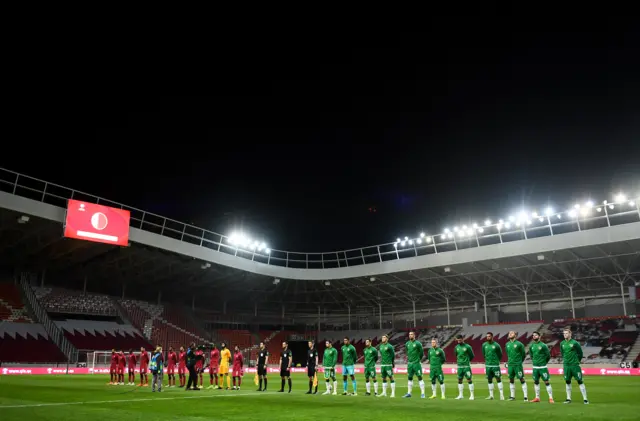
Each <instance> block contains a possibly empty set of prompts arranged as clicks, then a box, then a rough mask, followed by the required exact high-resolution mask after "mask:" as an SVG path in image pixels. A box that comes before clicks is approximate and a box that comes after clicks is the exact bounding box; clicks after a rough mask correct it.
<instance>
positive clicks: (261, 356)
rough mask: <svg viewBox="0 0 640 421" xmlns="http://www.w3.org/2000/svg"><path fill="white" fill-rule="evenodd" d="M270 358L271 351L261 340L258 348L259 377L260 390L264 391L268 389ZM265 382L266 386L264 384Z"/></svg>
mask: <svg viewBox="0 0 640 421" xmlns="http://www.w3.org/2000/svg"><path fill="white" fill-rule="evenodd" d="M268 360H269V351H267V349H266V348H265V346H264V342H260V349H259V350H258V379H259V380H260V387H258V390H257V391H258V392H264V391H265V390H267V361H268ZM262 382H264V387H263V386H262V385H263V383H262Z"/></svg>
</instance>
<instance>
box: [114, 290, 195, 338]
mask: <svg viewBox="0 0 640 421" xmlns="http://www.w3.org/2000/svg"><path fill="white" fill-rule="evenodd" d="M119 303H120V305H121V306H122V308H123V309H124V310H125V311H126V313H127V317H128V318H129V320H131V323H132V324H133V325H134V326H135V327H136V328H138V329H139V330H140V331H142V333H143V335H144V337H145V338H148V339H149V340H150V341H151V342H152V343H154V344H155V343H162V344H165V346H166V347H167V348H168V347H170V346H172V347H174V348H176V349H177V348H179V347H181V346H184V345H187V344H189V343H191V342H193V341H195V342H197V343H204V342H206V339H205V338H204V337H203V336H201V335H200V334H199V329H198V328H197V327H196V326H194V325H193V323H191V322H190V321H189V318H188V317H186V316H185V315H184V314H183V312H181V310H180V309H179V308H176V307H171V306H163V305H156V304H149V303H147V302H144V301H137V300H128V299H124V300H120V302H119Z"/></svg>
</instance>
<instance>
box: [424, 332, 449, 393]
mask: <svg viewBox="0 0 640 421" xmlns="http://www.w3.org/2000/svg"><path fill="white" fill-rule="evenodd" d="M428 356H429V365H430V366H431V368H430V369H429V378H430V379H431V396H430V397H429V399H435V398H436V381H438V382H439V383H440V393H441V395H442V399H444V398H445V397H444V372H443V371H442V364H444V362H445V358H444V350H443V349H442V348H439V347H438V339H436V338H433V339H431V348H429V352H428Z"/></svg>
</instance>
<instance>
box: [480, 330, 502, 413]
mask: <svg viewBox="0 0 640 421" xmlns="http://www.w3.org/2000/svg"><path fill="white" fill-rule="evenodd" d="M482 355H483V356H484V370H485V372H486V373H487V381H488V382H489V397H488V398H487V399H489V400H493V389H494V384H493V379H494V378H495V379H496V383H497V384H498V390H499V391H500V400H501V401H503V400H504V386H503V385H502V373H501V372H500V360H502V348H500V344H499V343H497V342H495V341H494V340H493V333H491V332H488V333H487V341H486V342H485V343H483V344H482Z"/></svg>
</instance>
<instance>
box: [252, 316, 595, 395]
mask: <svg viewBox="0 0 640 421" xmlns="http://www.w3.org/2000/svg"><path fill="white" fill-rule="evenodd" d="M563 336H564V340H563V341H562V342H561V344H560V352H561V354H562V358H563V377H564V381H565V390H566V400H565V401H564V403H571V397H572V385H571V381H572V380H573V379H575V380H576V382H577V383H578V385H579V389H580V392H581V394H582V397H583V402H584V403H585V404H588V403H589V400H588V398H587V389H586V387H585V385H584V382H583V377H582V369H581V367H580V362H581V360H582V358H583V352H582V347H581V346H580V344H579V343H578V342H577V341H575V340H574V339H572V334H571V330H570V329H569V328H565V329H564V331H563ZM456 342H457V345H456V347H455V350H454V352H455V357H456V363H457V369H456V373H457V379H458V396H457V397H456V399H464V380H465V379H466V381H467V384H468V388H469V394H470V396H469V399H470V400H474V399H475V393H474V389H475V386H474V384H473V374H472V372H471V361H472V360H473V359H474V358H475V355H474V353H473V349H472V348H471V346H470V345H469V344H466V343H465V342H464V338H463V336H462V335H457V337H456ZM282 348H283V351H282V353H281V356H280V377H281V389H280V390H279V392H284V385H285V380H287V381H288V385H289V393H290V392H291V372H290V370H291V361H292V354H291V351H289V349H288V344H287V342H283V343H282ZM378 348H379V349H376V348H375V347H373V346H372V344H371V340H370V339H367V340H366V341H365V348H364V377H365V385H366V395H371V382H373V389H374V394H375V395H377V396H387V386H389V387H390V389H391V397H392V398H393V397H395V379H394V376H393V369H394V367H395V363H394V360H395V351H394V348H393V346H392V345H391V344H389V338H388V337H387V335H383V336H382V343H381V344H380V346H379V347H378ZM405 348H406V354H407V377H408V382H407V388H408V391H407V394H405V395H404V396H403V397H404V398H411V396H412V389H413V378H414V377H417V379H418V385H419V387H420V397H421V398H425V383H424V380H423V376H422V364H421V361H422V358H423V357H424V348H423V346H422V343H421V342H420V341H417V340H416V335H415V332H409V341H407V343H406V344H405ZM505 348H506V353H507V375H508V377H509V391H510V395H509V400H511V401H514V400H515V399H516V397H515V395H516V385H515V380H516V379H518V380H519V382H520V384H521V387H522V393H523V397H524V400H525V401H528V400H529V398H528V390H527V383H526V381H525V378H524V368H523V363H524V359H525V356H526V348H525V346H524V344H523V343H522V342H520V341H518V340H517V333H516V332H515V331H511V332H509V341H508V342H507V344H506V346H505ZM263 349H264V344H261V355H262V350H263ZM341 351H342V381H343V393H342V394H343V395H353V396H356V395H357V394H358V393H357V382H356V379H355V376H354V371H355V370H354V366H355V362H356V361H357V354H356V349H355V347H354V346H353V345H351V344H350V342H349V338H347V337H345V338H344V340H343V346H342V349H341ZM265 352H266V351H265ZM482 353H483V356H484V359H485V372H486V377H487V381H488V383H489V396H488V397H487V398H486V399H489V400H493V399H494V389H495V385H494V383H493V380H494V379H495V381H496V384H497V385H498V390H499V393H500V400H504V399H505V397H504V390H503V384H502V374H501V371H500V361H501V360H502V348H501V347H500V344H498V343H497V342H495V341H494V340H493V333H491V332H489V333H487V336H486V341H485V342H484V343H483V345H482ZM529 353H530V354H531V359H532V363H533V381H534V391H535V395H536V397H535V398H534V399H533V400H532V401H531V402H540V389H541V386H540V380H542V382H543V383H544V384H545V386H546V390H547V395H548V398H549V403H554V400H553V390H552V387H551V384H550V376H549V370H548V368H547V364H548V362H549V360H550V359H551V353H550V351H549V348H548V346H547V345H546V344H545V343H544V342H542V341H541V337H540V333H539V332H534V333H533V341H532V342H531V344H530V345H529ZM266 355H267V356H268V353H267V354H266ZM427 355H428V356H427V361H428V363H429V364H430V366H431V367H430V374H429V377H430V380H431V391H432V394H431V396H430V399H436V398H437V394H436V391H437V383H439V385H440V393H441V399H445V384H444V372H443V370H442V365H443V364H444V363H445V362H446V358H445V354H444V350H443V349H442V348H440V347H439V346H438V340H437V339H436V338H434V339H432V340H431V348H429V351H428V354H427ZM378 359H380V373H381V377H382V394H380V395H378V383H377V379H376V364H377V362H378ZM337 360H338V351H337V350H336V349H335V348H334V347H333V345H332V344H331V342H329V341H327V342H326V348H325V351H324V355H323V360H322V365H323V369H324V379H325V385H326V389H327V390H326V392H325V393H323V395H329V394H333V395H336V394H337V390H338V382H337V378H336V364H337ZM317 371H318V353H317V351H316V350H315V348H314V344H313V342H312V341H310V342H309V352H308V355H307V375H308V377H309V390H308V392H307V394H311V393H313V394H316V393H317V392H318V386H317ZM258 375H259V377H260V385H261V387H260V389H258V390H262V381H263V379H264V382H265V389H266V363H265V359H262V358H259V361H258ZM348 379H350V380H351V384H352V388H353V392H352V393H349V392H348ZM314 380H315V381H314ZM387 380H388V383H387ZM314 385H315V391H312V387H313V386H314Z"/></svg>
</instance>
